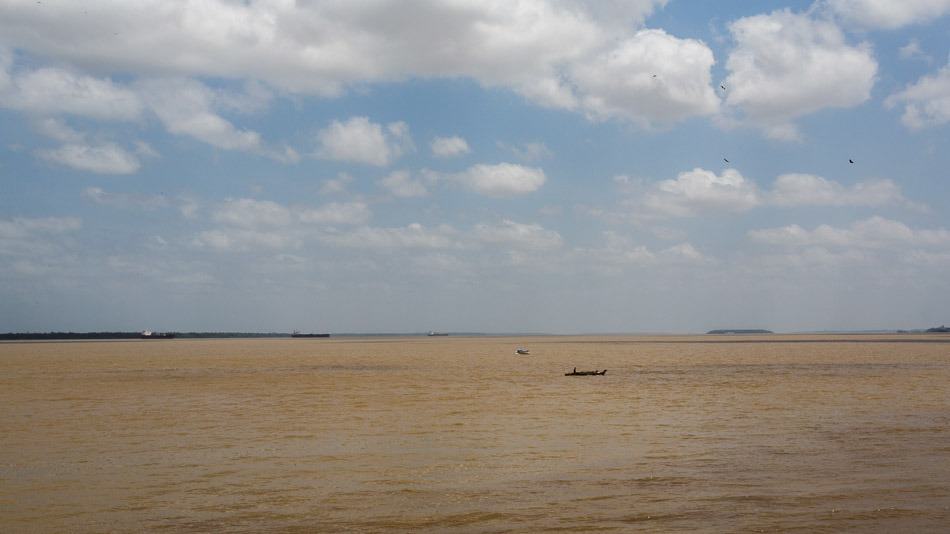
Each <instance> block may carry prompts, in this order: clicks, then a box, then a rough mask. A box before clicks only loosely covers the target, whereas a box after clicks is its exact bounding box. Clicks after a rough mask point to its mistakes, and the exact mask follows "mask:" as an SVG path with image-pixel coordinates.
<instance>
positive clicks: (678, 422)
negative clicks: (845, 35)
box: [0, 336, 950, 532]
mask: <svg viewBox="0 0 950 534" xmlns="http://www.w3.org/2000/svg"><path fill="white" fill-rule="evenodd" d="M888 339H891V340H890V341H889V340H888ZM909 339H911V338H910V337H907V336H901V337H897V336H891V338H875V337H871V336H857V337H852V338H843V337H831V336H810V337H805V336H794V337H788V338H782V337H769V338H748V337H736V338H730V337H715V338H709V337H689V338H643V337H617V338H606V337H598V338H580V337H540V338H491V337H489V338H455V337H437V338H401V339H370V338H363V339H359V338H356V339H344V338H341V339H334V338H331V339H294V340H290V339H283V340H279V339H269V340H268V339H263V340H250V339H243V340H166V341H156V340H152V341H123V342H119V341H116V342H69V343H3V344H0V531H3V532H21V531H31V532H32V531H40V532H42V531H48V532H57V531H78V532H101V531H138V530H142V529H151V530H158V531H161V530H167V531H223V530H224V531H231V532H235V531H248V532H258V531H262V530H270V531H274V530H277V531H326V532H339V531H387V530H394V531H432V532H506V531H521V532H523V531H531V532H539V531H545V530H561V531H579V530H603V531H624V532H625V531H636V530H643V531H685V530H690V531H701V532H704V531H709V532H722V531H757V530H764V531H800V532H840V531H847V530H854V531H862V532H867V531H880V532H889V531H906V532H922V531H931V532H940V531H944V532H945V531H947V530H948V529H950V343H946V341H950V338H948V337H946V336H944V337H940V336H932V337H919V338H917V339H920V340H921V341H922V342H916V343H906V342H897V341H896V340H901V341H906V340H909ZM708 341H716V342H708ZM722 341H741V342H738V343H732V342H727V343H723V342H722ZM843 341H844V342H843ZM522 345H523V346H527V347H528V348H530V350H531V354H530V355H529V356H518V355H515V354H514V349H515V347H517V346H522ZM574 367H577V368H578V370H593V369H605V368H606V369H608V373H607V374H606V375H605V376H585V377H569V376H564V373H565V372H567V371H570V370H571V369H572V368H574Z"/></svg>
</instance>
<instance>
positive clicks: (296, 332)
mask: <svg viewBox="0 0 950 534" xmlns="http://www.w3.org/2000/svg"><path fill="white" fill-rule="evenodd" d="M290 337H330V334H301V333H300V332H299V331H297V330H294V333H293V334H290Z"/></svg>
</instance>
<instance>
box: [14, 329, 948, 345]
mask: <svg viewBox="0 0 950 534" xmlns="http://www.w3.org/2000/svg"><path fill="white" fill-rule="evenodd" d="M173 333H174V338H175V339H261V338H278V339H283V338H286V339H297V338H293V337H292V333H291V332H173ZM942 333H948V331H947V330H946V327H941V328H930V329H919V330H861V331H831V330H824V331H813V332H785V333H775V332H770V331H751V330H741V331H740V330H718V331H711V332H705V333H686V334H684V333H654V332H610V333H599V332H589V333H579V334H549V333H542V332H497V333H485V332H452V333H448V334H444V335H440V336H439V337H440V338H444V337H450V338H451V337H610V336H622V337H629V336H637V337H694V336H695V337H699V336H715V337H719V338H721V339H702V340H700V339H693V340H677V341H675V342H676V343H756V342H775V343H802V342H806V341H811V340H803V339H781V337H780V336H808V335H812V336H834V335H848V336H872V335H878V336H880V335H887V336H898V337H897V338H890V339H889V340H892V341H907V342H909V341H914V340H913V339H911V338H903V336H912V335H920V334H942ZM773 336H775V338H774V339H768V338H772V337H773ZM328 337H330V338H360V337H363V338H387V337H431V336H430V334H429V333H427V332H404V333H397V332H384V333H359V332H353V333H339V334H337V333H334V334H328ZM732 337H737V338H751V339H729V338H732ZM140 338H141V332H8V333H0V341H69V340H89V341H95V340H101V341H105V340H138V339H140ZM763 338H764V339H763ZM303 339H327V338H326V337H317V336H314V337H312V338H311V337H304V338H303ZM158 340H159V339H156V340H155V341H158ZM815 341H818V340H815ZM822 341H830V340H822ZM839 341H844V342H847V341H860V340H857V339H855V340H839ZM631 342H635V341H631ZM651 342H674V341H651Z"/></svg>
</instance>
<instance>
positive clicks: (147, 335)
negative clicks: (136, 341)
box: [139, 330, 175, 339]
mask: <svg viewBox="0 0 950 534" xmlns="http://www.w3.org/2000/svg"><path fill="white" fill-rule="evenodd" d="M174 337H175V333H174V332H152V331H151V330H143V331H142V332H141V333H139V338H140V339H172V338H174Z"/></svg>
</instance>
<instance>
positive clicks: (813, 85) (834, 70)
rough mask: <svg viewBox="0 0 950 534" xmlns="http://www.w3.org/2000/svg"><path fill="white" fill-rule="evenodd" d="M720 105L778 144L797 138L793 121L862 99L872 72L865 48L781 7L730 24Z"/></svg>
mask: <svg viewBox="0 0 950 534" xmlns="http://www.w3.org/2000/svg"><path fill="white" fill-rule="evenodd" d="M729 28H730V30H731V32H732V35H733V38H734V39H735V41H736V47H735V49H734V50H733V51H732V52H731V53H730V54H729V59H728V60H727V62H726V67H727V68H728V69H729V71H730V73H729V76H728V77H727V78H726V81H725V86H726V88H727V97H726V103H727V104H728V105H730V106H733V107H736V108H739V109H741V110H742V113H743V114H744V116H745V118H746V119H747V120H748V121H750V122H751V123H753V124H755V125H757V126H760V127H761V128H763V129H764V130H765V132H766V133H767V135H769V136H770V137H773V138H777V139H786V140H789V139H797V138H798V137H799V136H800V134H799V133H798V130H797V127H796V126H795V124H794V120H795V119H796V118H798V117H800V116H802V115H807V114H809V113H814V112H816V111H818V110H821V109H825V108H847V107H853V106H857V105H859V104H861V103H863V102H864V101H866V100H867V99H868V98H869V97H870V94H871V87H872V86H873V85H874V80H875V76H876V75H877V62H876V61H875V60H874V56H873V54H872V52H871V49H870V46H869V45H867V44H859V45H851V44H849V43H848V42H847V41H846V40H845V37H844V34H843V33H842V31H841V29H840V28H838V26H837V25H835V24H834V23H833V22H830V21H827V20H821V19H816V18H813V17H811V16H809V15H807V14H798V13H792V12H790V11H788V10H780V11H775V12H773V13H770V14H767V15H756V16H752V17H745V18H741V19H739V20H737V21H735V22H733V23H732V24H731V25H730V27H729Z"/></svg>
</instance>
